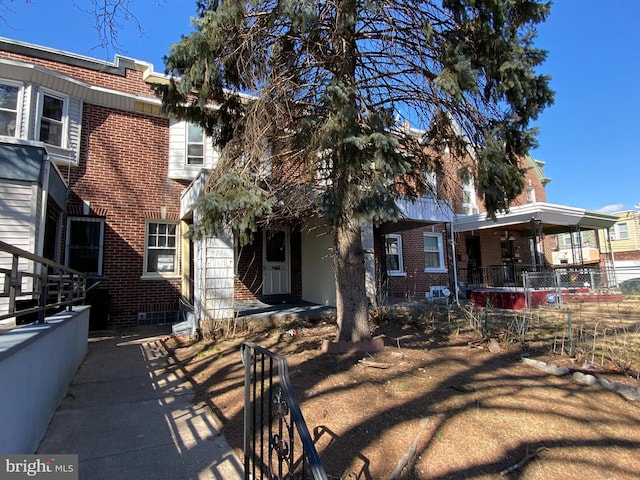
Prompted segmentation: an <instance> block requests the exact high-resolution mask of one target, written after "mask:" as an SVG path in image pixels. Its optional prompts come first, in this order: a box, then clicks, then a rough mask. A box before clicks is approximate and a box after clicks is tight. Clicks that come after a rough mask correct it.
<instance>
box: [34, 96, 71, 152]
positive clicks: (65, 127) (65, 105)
mask: <svg viewBox="0 0 640 480" xmlns="http://www.w3.org/2000/svg"><path fill="white" fill-rule="evenodd" d="M45 96H47V97H51V98H55V99H58V100H61V101H62V119H61V120H56V119H49V118H48V117H46V118H47V119H48V120H49V121H50V122H58V123H60V126H61V127H62V130H61V133H60V145H58V144H55V143H47V142H45V141H44V140H42V139H41V138H40V130H41V128H42V118H43V115H42V110H43V109H44V97H45ZM68 132H69V97H68V96H67V95H62V94H60V93H57V92H54V91H51V90H44V89H43V90H40V91H39V92H38V122H37V125H36V139H37V140H39V141H42V142H43V143H45V144H47V145H53V146H55V147H59V148H67V143H68V138H67V137H68Z"/></svg>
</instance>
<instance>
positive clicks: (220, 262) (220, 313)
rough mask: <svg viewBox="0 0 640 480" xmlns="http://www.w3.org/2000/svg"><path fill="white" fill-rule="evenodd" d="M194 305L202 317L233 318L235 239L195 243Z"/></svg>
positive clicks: (215, 239)
mask: <svg viewBox="0 0 640 480" xmlns="http://www.w3.org/2000/svg"><path fill="white" fill-rule="evenodd" d="M193 263H194V268H195V271H194V272H193V275H194V307H195V310H196V314H197V315H198V317H199V318H200V319H206V320H225V319H230V318H233V296H234V290H233V289H234V272H233V239H231V238H227V239H220V238H209V239H207V240H203V241H197V242H195V243H194V262H193Z"/></svg>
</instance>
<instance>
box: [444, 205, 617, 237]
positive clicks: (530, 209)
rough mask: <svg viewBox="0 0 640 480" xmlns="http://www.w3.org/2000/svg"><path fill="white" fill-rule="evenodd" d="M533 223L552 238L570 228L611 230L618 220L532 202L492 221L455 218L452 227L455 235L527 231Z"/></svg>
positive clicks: (483, 216)
mask: <svg viewBox="0 0 640 480" xmlns="http://www.w3.org/2000/svg"><path fill="white" fill-rule="evenodd" d="M532 220H534V221H539V222H540V224H541V226H542V228H543V230H544V232H545V233H547V234H554V233H564V232H568V231H569V230H570V228H571V227H578V228H579V229H580V230H598V229H601V228H610V227H611V226H613V224H615V223H616V221H617V220H618V217H617V216H616V215H611V214H607V213H600V212H593V211H588V210H585V209H583V208H575V207H568V206H565V205H555V204H552V203H545V202H535V203H528V204H526V205H518V206H516V207H512V208H510V209H509V212H508V213H501V214H498V215H496V219H495V220H493V219H491V218H490V217H489V216H488V215H487V214H486V213H479V214H475V215H456V219H455V222H454V225H455V231H456V232H469V231H472V230H484V229H491V228H505V227H509V229H510V230H514V231H515V230H521V231H530V230H531V221H532Z"/></svg>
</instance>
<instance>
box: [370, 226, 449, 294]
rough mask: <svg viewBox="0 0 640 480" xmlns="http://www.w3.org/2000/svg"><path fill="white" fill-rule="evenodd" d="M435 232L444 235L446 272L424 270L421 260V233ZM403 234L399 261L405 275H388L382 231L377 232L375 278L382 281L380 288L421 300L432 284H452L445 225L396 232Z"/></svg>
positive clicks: (422, 241)
mask: <svg viewBox="0 0 640 480" xmlns="http://www.w3.org/2000/svg"><path fill="white" fill-rule="evenodd" d="M425 232H436V233H441V234H442V235H443V247H444V250H445V251H444V264H445V268H447V271H446V272H442V273H440V272H437V273H436V272H425V271H424V270H425V260H424V240H423V239H424V233H425ZM397 233H398V234H399V235H401V236H402V261H403V265H404V271H405V273H406V275H405V276H387V273H386V261H385V248H384V234H381V233H380V232H377V233H376V238H375V250H376V253H377V255H376V278H378V279H379V283H382V288H383V291H385V293H386V295H388V296H389V297H391V298H402V299H410V300H418V301H421V300H424V299H425V295H424V294H425V292H428V291H429V288H430V287H431V286H436V285H444V286H447V287H449V288H451V281H450V275H452V273H451V272H450V271H449V270H448V266H449V265H450V262H451V251H450V249H449V248H448V245H449V242H448V237H447V233H446V230H445V226H444V225H435V226H433V227H431V226H430V227H423V228H416V229H412V230H405V231H402V232H397Z"/></svg>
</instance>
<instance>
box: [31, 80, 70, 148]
mask: <svg viewBox="0 0 640 480" xmlns="http://www.w3.org/2000/svg"><path fill="white" fill-rule="evenodd" d="M67 107H68V101H67V98H66V97H63V96H60V95H54V94H52V93H49V92H42V93H41V94H40V122H39V123H40V125H39V128H38V140H40V141H41V142H44V143H47V144H49V145H55V146H57V147H66V138H65V136H66V123H67Z"/></svg>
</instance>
